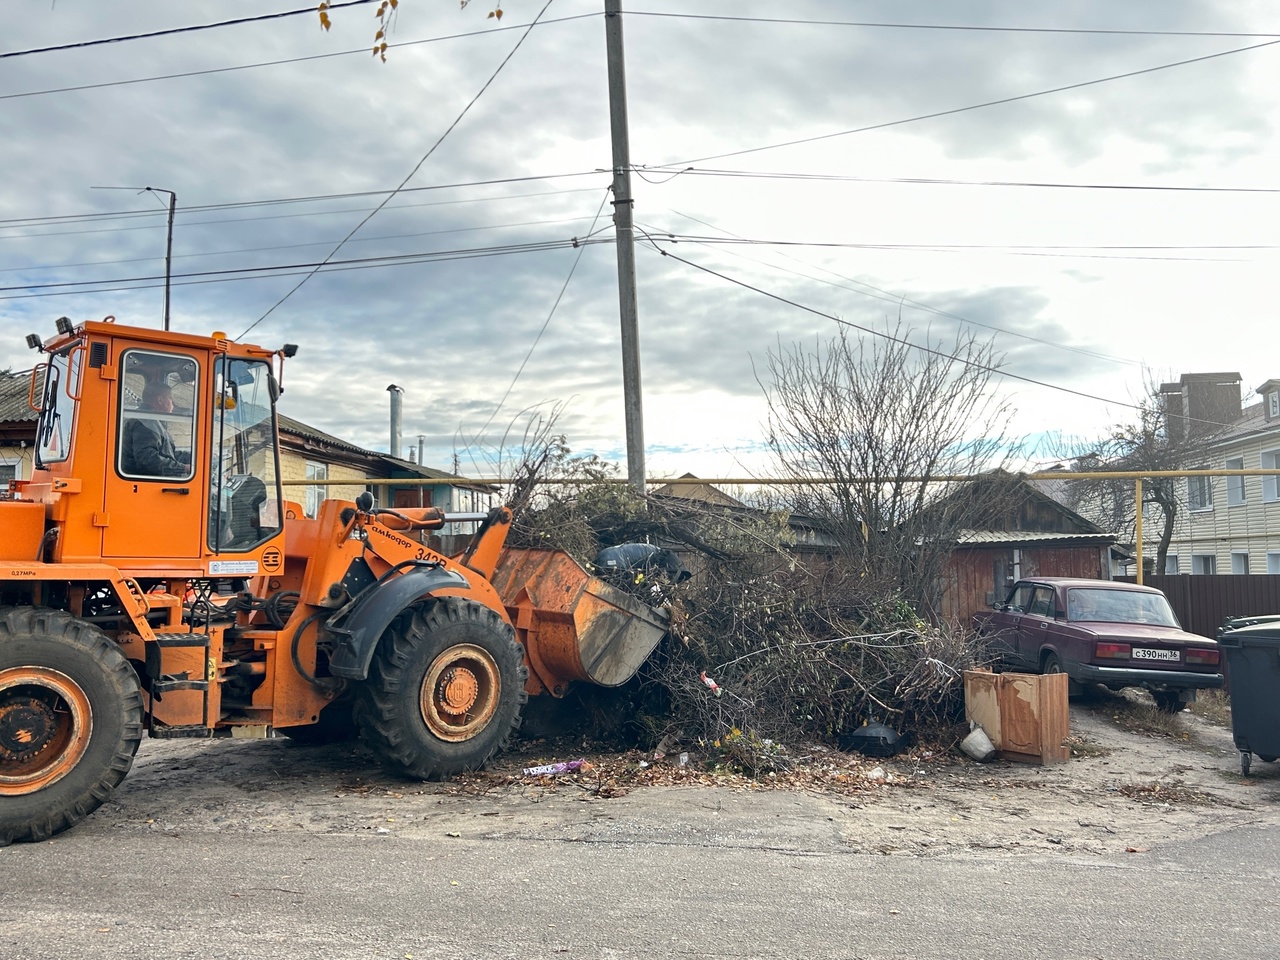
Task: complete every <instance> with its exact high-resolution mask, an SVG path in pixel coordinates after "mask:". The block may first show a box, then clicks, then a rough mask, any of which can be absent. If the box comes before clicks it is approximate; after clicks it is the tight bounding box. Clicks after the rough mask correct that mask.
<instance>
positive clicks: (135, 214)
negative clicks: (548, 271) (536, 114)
mask: <svg viewBox="0 0 1280 960" xmlns="http://www.w3.org/2000/svg"><path fill="white" fill-rule="evenodd" d="M607 172H609V171H601V170H581V171H578V172H576V173H544V174H531V175H529V176H526V177H500V178H498V179H494V180H464V181H459V182H458V183H433V184H429V185H427V186H423V187H405V188H404V189H403V190H399V191H396V190H358V191H353V192H348V193H319V194H313V195H311V196H303V197H269V198H265V199H261V200H231V201H227V202H225V203H198V204H192V205H189V206H184V207H182V208H181V209H179V210H178V213H179V214H190V213H209V212H211V211H214V210H235V209H241V208H244V209H248V208H252V207H266V206H275V205H283V204H290V203H319V202H321V201H325V200H352V199H355V198H357V197H381V196H385V195H387V194H393V193H402V194H403V193H426V192H429V191H435V190H456V189H461V188H463V187H489V186H502V185H505V184H509V183H529V182H532V181H536V180H564V179H568V178H572V177H591V176H597V175H598V174H600V173H607ZM595 189H596V188H594V187H585V188H582V189H581V191H580V192H584V193H586V192H590V193H594V192H595ZM561 192H566V193H567V192H573V191H561ZM512 196H515V197H522V196H528V197H545V196H551V194H547V193H528V194H513V195H512ZM478 199H479V200H488V199H503V198H491V197H481V198H478ZM451 202H457V201H451ZM164 216H166V213H165V211H164V210H154V209H152V208H151V207H145V208H140V209H134V210H116V211H104V212H95V213H67V214H58V215H53V216H42V217H11V218H9V219H0V228H5V227H10V226H12V227H15V228H20V227H26V226H38V225H40V224H41V223H44V222H48V223H50V224H53V223H61V222H66V221H71V222H77V221H80V220H83V221H84V222H90V221H93V220H129V219H137V218H139V217H148V218H156V217H164Z"/></svg>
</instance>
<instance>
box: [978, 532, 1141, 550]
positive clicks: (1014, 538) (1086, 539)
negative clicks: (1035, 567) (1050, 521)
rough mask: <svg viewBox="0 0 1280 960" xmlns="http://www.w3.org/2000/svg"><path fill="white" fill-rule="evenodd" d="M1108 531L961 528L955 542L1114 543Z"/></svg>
mask: <svg viewBox="0 0 1280 960" xmlns="http://www.w3.org/2000/svg"><path fill="white" fill-rule="evenodd" d="M1115 539H1116V538H1115V537H1114V536H1112V535H1111V534H1109V533H1041V532H1039V531H1036V530H961V531H960V533H959V535H958V536H957V537H956V542H957V543H959V544H960V545H961V546H967V547H979V546H999V545H1001V544H1018V543H1075V544H1079V545H1080V546H1085V545H1088V544H1097V545H1099V546H1102V545H1106V544H1110V543H1114V542H1115Z"/></svg>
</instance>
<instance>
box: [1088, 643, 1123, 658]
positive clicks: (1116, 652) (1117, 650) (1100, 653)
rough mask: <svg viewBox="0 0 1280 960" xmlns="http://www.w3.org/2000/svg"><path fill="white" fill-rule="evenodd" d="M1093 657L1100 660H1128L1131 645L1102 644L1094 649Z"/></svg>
mask: <svg viewBox="0 0 1280 960" xmlns="http://www.w3.org/2000/svg"><path fill="white" fill-rule="evenodd" d="M1093 655H1094V656H1095V657H1097V658H1098V659H1099V660H1128V659H1129V644H1127V643H1100V644H1098V645H1097V646H1096V647H1095V648H1094V654H1093Z"/></svg>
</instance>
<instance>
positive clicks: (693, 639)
mask: <svg viewBox="0 0 1280 960" xmlns="http://www.w3.org/2000/svg"><path fill="white" fill-rule="evenodd" d="M559 466H560V467H561V469H562V470H567V471H569V472H570V473H571V475H572V476H573V478H574V482H572V483H568V484H559V485H556V486H549V485H548V486H541V487H539V489H538V492H537V494H536V495H534V496H532V497H531V498H530V499H529V502H528V503H527V505H526V506H525V508H524V510H523V511H522V512H521V514H520V515H519V517H518V519H517V522H516V524H515V526H514V528H513V531H512V535H511V541H510V542H511V543H512V545H515V546H541V547H550V548H556V549H562V550H566V551H567V552H569V553H570V554H571V555H573V556H574V557H575V558H576V559H577V560H578V561H579V562H581V563H582V564H583V565H584V566H587V568H588V569H592V566H591V564H592V561H593V560H594V558H595V555H596V553H597V552H598V551H599V550H600V549H601V548H602V547H607V546H613V545H616V544H620V543H628V542H647V543H652V544H656V545H659V546H662V547H664V548H667V549H673V550H675V551H676V552H677V553H678V555H679V556H680V558H681V559H682V561H683V562H684V563H685V565H686V566H687V567H688V568H689V570H690V571H691V572H692V574H693V576H692V577H691V578H689V579H688V580H686V581H683V582H673V581H672V580H671V579H669V578H667V577H665V576H664V575H662V574H660V573H653V572H648V573H642V574H637V575H634V576H628V577H624V578H620V579H616V580H615V581H614V582H615V584H616V585H618V586H619V587H621V588H623V589H627V590H630V591H632V592H633V593H635V594H636V595H637V596H638V597H639V598H640V599H643V600H645V601H646V602H649V603H657V604H661V605H664V606H665V607H666V608H667V610H668V612H669V614H670V621H671V633H670V635H669V636H668V637H667V638H666V639H665V640H664V641H663V643H662V645H661V646H660V647H659V649H658V651H656V652H655V654H654V655H653V656H652V657H651V658H650V660H649V662H648V663H647V664H646V665H645V667H644V668H643V669H642V670H641V673H640V676H639V678H638V679H637V681H636V682H635V683H634V684H633V685H631V687H630V688H629V689H628V690H624V691H621V692H620V693H615V694H611V695H609V696H608V697H604V698H602V697H600V696H596V695H595V694H593V693H591V692H588V691H584V692H583V693H584V697H585V699H586V700H587V701H589V702H590V704H591V715H592V717H593V719H594V722H595V724H596V725H600V724H603V725H606V726H607V725H608V721H609V720H610V719H612V720H614V721H621V720H625V726H626V728H627V729H628V730H629V731H630V732H631V736H632V738H633V740H634V742H635V743H636V745H638V746H641V747H646V746H648V747H650V748H651V747H652V746H653V744H654V743H656V742H658V741H659V740H660V739H662V738H663V737H664V736H668V735H676V736H678V737H679V738H680V739H681V740H683V741H686V742H697V741H702V742H704V743H708V744H711V743H715V742H719V743H721V744H723V743H725V742H727V741H728V740H729V739H730V738H732V741H733V742H734V743H737V744H743V743H746V744H751V743H757V744H762V745H764V746H762V748H761V750H760V751H755V752H759V753H760V754H761V756H759V757H755V758H754V759H752V758H748V757H744V758H742V763H741V765H742V766H743V767H751V766H753V765H756V766H761V767H763V766H767V765H768V764H769V758H768V757H767V756H765V755H764V754H765V753H768V752H769V751H770V750H772V749H773V748H772V745H774V744H777V743H779V742H783V743H785V742H790V743H797V742H813V741H817V742H825V743H829V744H836V745H838V744H840V743H841V742H842V741H843V740H844V739H845V738H846V737H847V736H848V735H849V734H850V733H852V732H853V731H854V730H856V729H857V728H858V727H859V726H861V725H862V724H864V723H866V722H868V721H870V720H878V721H880V722H883V723H885V724H887V725H888V726H890V727H893V728H895V729H897V730H898V731H900V732H902V733H904V734H913V733H914V734H918V735H921V736H933V735H937V734H938V733H940V732H943V731H949V730H950V729H951V728H953V726H954V724H955V723H956V722H957V721H958V720H959V719H960V717H961V715H962V713H963V683H962V680H961V673H962V671H963V670H965V669H968V668H970V667H972V666H974V665H975V664H976V663H978V662H979V661H980V660H981V653H980V647H979V645H978V644H977V642H976V641H975V640H974V639H973V638H972V636H971V635H969V634H968V633H967V632H959V631H956V630H953V629H950V628H948V627H946V626H940V625H935V624H931V623H928V622H925V621H924V620H922V619H920V618H919V617H917V616H916V614H915V612H914V610H915V607H914V605H913V603H912V602H911V598H909V597H902V596H900V595H895V594H893V593H892V592H889V591H886V590H884V589H883V588H879V589H876V588H873V587H870V586H869V581H868V579H867V578H864V577H861V576H860V575H859V573H858V571H856V570H850V569H849V568H848V561H847V560H846V559H844V558H843V557H842V556H841V555H838V554H836V553H835V552H832V553H824V552H820V551H814V550H812V549H810V550H807V551H799V550H797V549H796V547H795V543H794V537H793V536H792V534H791V529H790V527H789V525H788V522H787V516H786V514H785V512H782V511H771V510H768V509H753V508H750V507H747V506H745V505H743V504H741V503H736V504H731V503H726V502H723V501H720V502H704V501H700V500H692V499H682V498H677V497H663V496H660V495H658V496H653V495H651V496H649V497H647V498H641V497H640V496H638V495H637V494H636V493H635V492H634V491H632V489H631V488H629V487H627V486H626V485H624V484H620V483H618V482H616V479H615V478H614V476H613V475H612V474H611V471H610V469H609V466H608V465H607V464H605V463H603V462H602V461H599V460H595V459H594V458H586V459H584V460H577V461H575V460H572V459H570V458H565V459H563V460H562V461H561V462H560V463H559ZM574 471H576V473H575V472H574ZM597 572H599V571H597ZM602 703H607V704H610V705H611V708H609V709H611V710H612V712H613V714H614V716H613V717H612V718H610V717H609V709H606V710H605V711H604V712H602V711H601V708H600V705H601V704H602ZM619 714H625V717H623V716H619ZM617 729H618V728H617V726H615V728H614V730H612V731H610V732H613V733H616V732H617ZM766 747H767V748H768V749H766ZM749 752H750V751H749ZM757 761H759V762H758V763H757Z"/></svg>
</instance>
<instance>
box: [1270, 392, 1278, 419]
mask: <svg viewBox="0 0 1280 960" xmlns="http://www.w3.org/2000/svg"><path fill="white" fill-rule="evenodd" d="M1276 417H1280V391H1276V390H1272V391H1271V392H1270V393H1268V394H1267V419H1268V420H1274V419H1275V418H1276Z"/></svg>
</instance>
